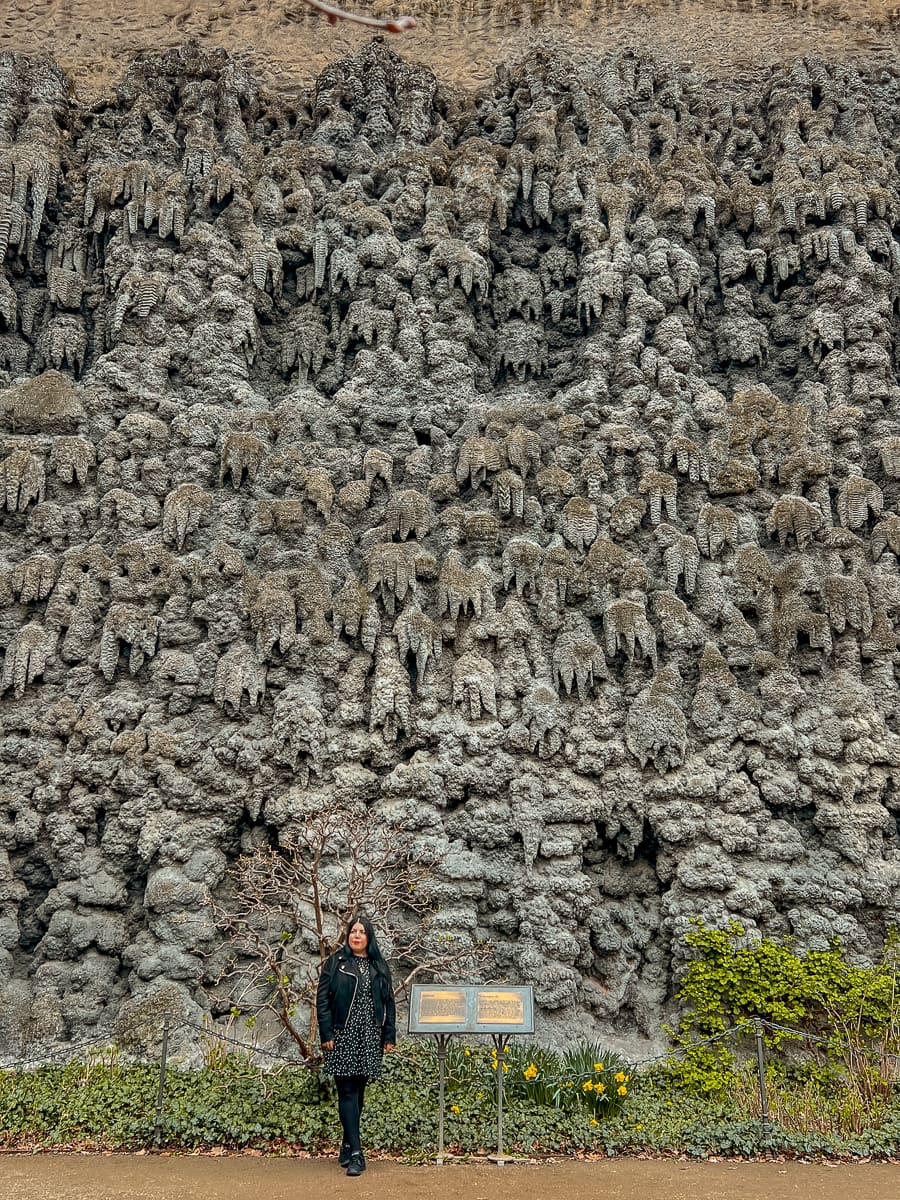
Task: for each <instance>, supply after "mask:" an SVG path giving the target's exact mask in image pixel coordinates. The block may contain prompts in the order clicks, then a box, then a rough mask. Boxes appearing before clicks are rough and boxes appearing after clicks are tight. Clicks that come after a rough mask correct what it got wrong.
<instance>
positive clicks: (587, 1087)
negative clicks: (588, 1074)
mask: <svg viewBox="0 0 900 1200" xmlns="http://www.w3.org/2000/svg"><path fill="white" fill-rule="evenodd" d="M581 1090H582V1091H583V1092H592V1091H593V1090H594V1085H593V1084H592V1083H591V1081H590V1080H588V1081H587V1083H583V1084H582V1085H581Z"/></svg>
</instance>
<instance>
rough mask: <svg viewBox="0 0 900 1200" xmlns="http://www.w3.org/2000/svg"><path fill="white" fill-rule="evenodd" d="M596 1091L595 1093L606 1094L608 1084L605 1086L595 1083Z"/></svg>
mask: <svg viewBox="0 0 900 1200" xmlns="http://www.w3.org/2000/svg"><path fill="white" fill-rule="evenodd" d="M594 1091H595V1092H605V1091H606V1084H605V1083H595V1084H594Z"/></svg>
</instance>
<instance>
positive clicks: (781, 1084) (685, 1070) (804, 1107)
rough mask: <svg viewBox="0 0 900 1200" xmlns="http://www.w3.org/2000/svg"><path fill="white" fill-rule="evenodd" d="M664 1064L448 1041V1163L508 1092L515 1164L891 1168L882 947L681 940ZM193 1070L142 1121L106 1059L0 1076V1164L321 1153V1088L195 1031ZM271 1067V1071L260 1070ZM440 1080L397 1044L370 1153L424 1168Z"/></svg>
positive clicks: (891, 1000) (896, 1061)
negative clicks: (848, 951)
mask: <svg viewBox="0 0 900 1200" xmlns="http://www.w3.org/2000/svg"><path fill="white" fill-rule="evenodd" d="M687 943H688V946H689V948H690V951H691V954H692V959H691V961H690V962H689V964H688V966H687V968H686V970H685V972H684V974H683V977H682V980H681V985H680V989H679V992H678V999H679V1001H680V1003H681V1005H682V1008H681V1013H680V1018H679V1021H678V1023H677V1025H676V1026H674V1027H673V1028H672V1030H671V1031H670V1037H671V1051H670V1053H669V1054H668V1055H665V1054H664V1055H662V1056H658V1057H657V1059H656V1060H655V1061H652V1062H645V1063H643V1064H629V1063H628V1062H627V1061H625V1060H624V1059H623V1058H622V1057H621V1056H619V1055H617V1054H616V1053H614V1052H613V1051H611V1050H610V1049H609V1048H608V1047H604V1046H602V1045H599V1044H597V1043H589V1042H583V1043H580V1044H573V1045H572V1046H571V1047H570V1048H569V1049H568V1050H566V1051H565V1052H563V1053H560V1052H557V1051H554V1050H552V1049H550V1048H548V1047H544V1046H540V1045H538V1044H535V1043H528V1042H524V1041H517V1042H512V1043H511V1044H510V1045H509V1046H507V1047H506V1048H505V1050H498V1049H497V1048H494V1047H491V1046H490V1045H486V1044H480V1043H478V1042H477V1040H474V1041H470V1042H465V1041H462V1040H461V1039H456V1040H453V1041H451V1043H450V1046H449V1049H448V1054H447V1078H446V1083H447V1094H446V1127H445V1140H446V1145H447V1148H448V1150H449V1151H450V1152H455V1153H459V1154H479V1153H485V1152H487V1151H490V1150H491V1149H493V1148H494V1147H495V1145H496V1097H495V1083H496V1078H497V1074H498V1072H499V1073H500V1074H501V1075H502V1077H503V1082H504V1094H505V1131H506V1148H507V1150H508V1151H511V1152H513V1153H516V1152H520V1153H525V1154H541V1153H603V1154H623V1153H657V1154H688V1155H692V1156H698V1157H703V1156H708V1155H723V1154H732V1155H740V1156H752V1155H757V1154H763V1153H784V1154H793V1155H800V1156H810V1155H829V1156H844V1157H850V1156H884V1157H888V1156H895V1155H897V1154H898V1153H900V1089H898V1088H897V1086H896V1083H897V1076H898V1071H897V1067H898V1065H900V1046H898V1044H897V1036H898V1029H900V1003H898V994H900V989H898V987H897V944H896V941H895V939H894V938H893V936H892V937H891V938H890V939H889V940H888V942H887V944H886V946H885V949H884V954H883V956H882V958H881V959H880V960H879V961H878V962H877V963H875V964H874V965H873V966H870V967H862V966H858V965H855V964H852V963H850V962H848V961H847V958H846V956H845V954H844V951H843V950H842V948H841V947H840V946H839V945H838V944H837V943H835V944H834V945H832V946H831V947H829V948H828V949H827V950H823V951H815V952H808V953H804V952H801V951H798V950H797V949H795V948H794V947H793V946H791V945H789V944H781V943H775V942H772V941H768V940H760V939H750V938H748V937H747V936H746V935H745V933H744V931H743V930H742V929H741V928H740V927H739V926H737V925H734V926H731V927H729V928H728V929H725V930H711V929H707V928H705V927H704V926H703V925H701V924H698V925H696V926H695V927H694V929H693V930H692V931H691V933H689V934H688V937H687ZM757 1020H759V1021H761V1022H763V1025H762V1029H763V1031H764V1038H765V1056H766V1085H767V1098H768V1104H769V1118H770V1119H769V1121H768V1122H764V1121H763V1120H762V1119H761V1115H762V1114H761V1111H760V1093H759V1080H758V1076H757V1074H756V1067H755V1041H754V1035H753V1026H752V1024H750V1023H751V1022H753V1021H757ZM202 1043H203V1065H202V1067H201V1068H199V1069H188V1068H187V1067H186V1066H183V1065H179V1064H178V1061H177V1055H176V1061H175V1065H173V1066H170V1068H169V1070H168V1071H167V1074H166V1081H165V1093H164V1102H163V1106H162V1110H161V1113H160V1114H159V1120H157V1107H156V1106H157V1090H158V1083H159V1064H158V1062H155V1061H152V1060H147V1061H136V1060H135V1059H134V1058H133V1057H129V1056H128V1055H127V1054H126V1053H125V1052H124V1051H122V1050H120V1049H117V1048H115V1047H105V1048H102V1049H100V1050H97V1051H94V1052H92V1053H91V1054H90V1055H89V1056H88V1057H87V1058H86V1059H85V1060H83V1061H71V1062H68V1063H66V1064H64V1065H45V1066H41V1067H39V1068H37V1069H36V1070H31V1071H5V1072H0V1129H2V1131H3V1132H2V1134H0V1144H3V1145H6V1146H24V1145H30V1146H35V1145H41V1146H47V1147H49V1146H64V1145H73V1144H77V1145H91V1146H104V1147H115V1148H137V1147H144V1146H153V1145H166V1146H169V1147H174V1148H185V1149H186V1148H194V1147H211V1146H224V1147H230V1148H235V1149H240V1148H257V1149H262V1150H267V1151H270V1152H279V1151H282V1152H290V1151H294V1150H299V1151H305V1152H312V1153H321V1152H327V1151H330V1150H331V1149H332V1148H333V1147H334V1146H335V1145H336V1144H337V1141H338V1140H339V1129H338V1124H337V1115H336V1105H335V1103H334V1094H333V1083H332V1082H331V1080H330V1079H328V1077H326V1076H323V1075H322V1074H321V1073H319V1071H318V1070H312V1069H310V1068H309V1067H307V1066H302V1065H296V1066H294V1065H287V1064H280V1065H279V1066H277V1067H276V1068H275V1069H264V1068H263V1067H261V1065H260V1063H262V1062H264V1061H265V1060H264V1059H263V1058H260V1057H259V1055H258V1053H257V1052H255V1051H253V1050H252V1048H248V1050H247V1051H246V1052H245V1051H240V1050H238V1051H236V1050H235V1049H234V1048H233V1046H232V1044H231V1043H229V1042H226V1041H224V1040H219V1039H218V1038H217V1036H216V1032H215V1030H213V1029H212V1028H210V1029H208V1030H207V1031H206V1032H205V1033H204V1035H203V1038H202ZM270 1061H271V1060H270ZM437 1080H438V1061H437V1053H436V1048H435V1046H434V1044H433V1043H432V1042H431V1041H430V1040H424V1039H423V1040H416V1041H407V1042H403V1043H401V1045H400V1047H399V1048H398V1052H397V1053H395V1054H393V1055H390V1056H388V1057H387V1058H386V1059H385V1078H384V1080H383V1081H382V1082H380V1083H378V1084H374V1085H373V1086H372V1090H371V1093H370V1096H371V1102H370V1104H369V1106H368V1108H367V1110H366V1114H365V1118H364V1120H365V1137H366V1140H367V1144H368V1145H369V1146H370V1147H371V1148H372V1149H375V1150H378V1151H383V1152H385V1153H391V1154H400V1155H403V1156H405V1157H407V1158H413V1159H426V1158H428V1157H429V1156H431V1155H433V1154H434V1152H435V1150H436V1146H437V1116H438V1114H437Z"/></svg>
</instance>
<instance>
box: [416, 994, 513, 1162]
mask: <svg viewBox="0 0 900 1200" xmlns="http://www.w3.org/2000/svg"><path fill="white" fill-rule="evenodd" d="M409 1032H410V1033H429V1034H433V1035H434V1037H435V1039H436V1041H437V1047H438V1153H437V1164H438V1166H442V1165H443V1162H444V1115H445V1113H444V1109H445V1091H446V1083H445V1081H446V1064H447V1044H448V1042H449V1041H450V1038H451V1037H452V1035H453V1034H454V1033H481V1034H489V1035H490V1037H491V1039H492V1040H493V1043H494V1046H495V1047H496V1051H497V1071H496V1074H497V1080H496V1087H497V1153H496V1154H492V1155H490V1156H489V1158H490V1161H491V1162H495V1163H496V1164H497V1166H499V1167H502V1166H504V1165H505V1163H506V1162H507V1156H506V1154H504V1152H503V1054H504V1051H505V1050H506V1047H507V1045H508V1043H509V1039H510V1036H511V1035H512V1034H514V1033H534V992H533V989H532V988H531V987H481V986H479V985H475V984H458V985H452V986H444V985H439V984H435V985H427V984H414V985H413V988H412V992H411V995H410V1002H409Z"/></svg>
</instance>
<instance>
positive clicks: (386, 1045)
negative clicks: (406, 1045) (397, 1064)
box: [384, 1042, 394, 1054]
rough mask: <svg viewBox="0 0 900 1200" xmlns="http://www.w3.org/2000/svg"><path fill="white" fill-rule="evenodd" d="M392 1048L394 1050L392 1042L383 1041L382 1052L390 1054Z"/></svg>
mask: <svg viewBox="0 0 900 1200" xmlns="http://www.w3.org/2000/svg"><path fill="white" fill-rule="evenodd" d="M393 1050H394V1043H393V1042H385V1043H384V1052H385V1054H391V1053H392V1052H393Z"/></svg>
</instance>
